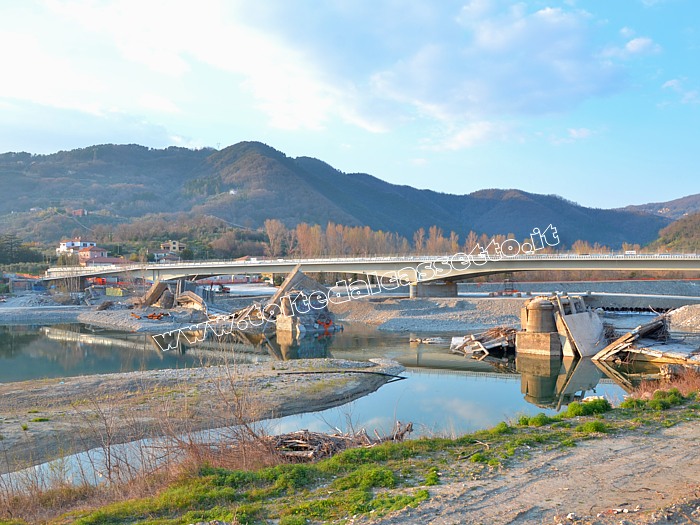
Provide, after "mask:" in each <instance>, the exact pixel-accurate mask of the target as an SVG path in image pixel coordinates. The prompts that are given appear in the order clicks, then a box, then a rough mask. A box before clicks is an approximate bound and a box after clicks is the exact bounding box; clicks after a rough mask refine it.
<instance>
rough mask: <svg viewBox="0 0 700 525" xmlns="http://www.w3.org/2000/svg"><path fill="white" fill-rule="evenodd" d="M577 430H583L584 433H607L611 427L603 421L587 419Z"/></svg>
mask: <svg viewBox="0 0 700 525" xmlns="http://www.w3.org/2000/svg"><path fill="white" fill-rule="evenodd" d="M575 430H576V431H577V432H581V433H582V434H596V433H600V434H605V433H606V432H608V430H609V429H608V426H607V425H606V424H605V423H603V422H602V421H587V422H586V423H583V424H582V425H579V426H577V427H576V429H575Z"/></svg>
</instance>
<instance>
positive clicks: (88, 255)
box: [78, 246, 107, 266]
mask: <svg viewBox="0 0 700 525" xmlns="http://www.w3.org/2000/svg"><path fill="white" fill-rule="evenodd" d="M104 257H107V250H105V249H104V248H98V247H97V246H86V247H85V248H80V249H79V250H78V261H79V262H80V265H81V266H86V262H87V261H88V260H90V259H102V258H104Z"/></svg>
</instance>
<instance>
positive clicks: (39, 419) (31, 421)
mask: <svg viewBox="0 0 700 525" xmlns="http://www.w3.org/2000/svg"><path fill="white" fill-rule="evenodd" d="M46 421H51V420H50V419H49V418H48V417H35V418H34V419H30V420H29V422H30V423H44V422H46Z"/></svg>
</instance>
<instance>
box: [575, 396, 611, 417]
mask: <svg viewBox="0 0 700 525" xmlns="http://www.w3.org/2000/svg"><path fill="white" fill-rule="evenodd" d="M610 410H612V406H611V405H610V403H609V402H608V400H607V399H591V400H590V401H586V402H583V403H580V402H578V401H574V402H573V403H571V404H570V405H569V408H568V409H567V410H566V412H565V413H564V417H577V416H592V415H594V414H602V413H604V412H608V411H610Z"/></svg>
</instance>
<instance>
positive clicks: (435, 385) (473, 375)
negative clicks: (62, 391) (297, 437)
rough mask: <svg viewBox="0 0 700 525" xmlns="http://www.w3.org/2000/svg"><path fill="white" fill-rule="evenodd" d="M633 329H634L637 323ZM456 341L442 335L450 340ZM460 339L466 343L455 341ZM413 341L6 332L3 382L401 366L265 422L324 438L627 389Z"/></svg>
mask: <svg viewBox="0 0 700 525" xmlns="http://www.w3.org/2000/svg"><path fill="white" fill-rule="evenodd" d="M634 322H635V321H632V323H634ZM451 335H452V334H449V335H446V336H444V337H445V338H446V340H447V341H449V338H450V337H451ZM454 335H464V334H454ZM409 338H410V336H409V334H405V333H401V334H395V333H385V332H380V331H378V330H376V329H374V328H368V327H364V326H346V329H345V331H344V332H342V333H339V334H336V335H334V336H332V337H327V338H320V339H316V338H311V337H307V338H305V339H303V340H301V341H279V342H278V341H275V340H274V339H273V340H272V341H271V345H267V344H264V345H252V344H240V343H237V344H223V345H222V344H220V345H219V346H218V347H217V346H216V345H214V346H208V345H206V344H203V345H197V346H196V347H193V348H189V349H181V351H169V352H162V351H160V350H159V349H158V348H157V346H155V345H154V344H153V342H152V341H151V339H150V337H149V336H147V335H144V334H126V333H120V332H112V331H108V330H99V329H94V328H90V327H87V326H83V325H58V326H51V327H27V326H3V327H0V382H10V381H23V380H31V379H39V378H47V377H48V378H55V377H66V376H75V375H84V374H95V373H112V372H127V371H134V370H150V369H160V368H184V367H194V366H200V365H201V364H203V363H210V362H212V360H215V359H217V358H220V357H221V356H222V355H228V356H231V355H233V356H235V359H236V360H237V361H242V362H264V361H271V360H275V359H294V358H300V357H337V358H343V359H359V360H365V359H370V358H375V357H385V358H391V359H395V360H397V361H399V362H401V363H402V364H403V365H404V366H405V367H406V372H405V373H403V374H402V375H403V376H404V377H406V378H407V379H405V380H402V381H397V382H394V383H390V384H387V385H384V386H382V387H381V388H380V389H379V390H378V391H376V392H374V393H372V394H370V395H368V396H365V397H363V398H361V399H359V400H356V401H354V402H351V403H348V404H346V405H344V406H342V407H339V408H335V409H330V410H325V411H323V412H318V413H307V414H302V415H299V416H290V417H286V418H282V419H278V420H275V421H270V422H267V423H266V424H267V426H268V427H269V428H270V431H272V432H288V431H293V430H298V429H300V428H305V429H309V430H318V431H328V430H331V429H333V428H340V429H342V430H349V429H350V428H351V427H352V428H355V429H359V428H365V429H367V431H368V432H370V433H371V432H372V431H373V430H375V429H376V430H377V431H379V432H389V431H390V429H391V428H392V425H393V423H394V421H396V420H400V421H403V422H407V421H412V422H413V423H414V425H415V426H416V428H417V431H418V433H419V434H421V435H433V434H439V435H453V434H460V433H464V432H468V431H471V430H475V429H480V428H486V427H489V426H492V425H494V424H496V423H498V422H500V421H503V420H508V419H514V418H517V416H518V415H520V414H535V413H538V412H546V413H553V412H556V411H557V409H558V408H562V407H565V406H566V404H567V403H568V402H570V401H571V400H573V399H577V398H580V397H581V396H589V395H603V396H607V397H608V398H610V399H611V400H612V401H616V400H617V401H619V400H621V399H622V398H623V396H624V394H625V392H624V390H623V389H622V388H621V387H619V386H617V385H616V384H615V383H614V382H612V381H611V380H609V379H607V378H606V377H605V376H604V374H603V372H601V371H600V370H599V369H598V368H597V367H595V366H594V365H593V364H592V363H591V362H590V361H581V362H574V361H571V360H568V361H561V360H559V361H556V362H550V361H549V360H544V361H543V360H541V359H535V360H532V359H530V360H523V359H519V360H518V361H517V363H516V362H515V360H512V359H511V361H510V362H507V363H497V366H494V365H493V364H489V363H484V362H478V361H475V360H474V359H471V358H465V357H462V356H458V355H452V354H450V353H449V351H448V344H447V343H446V344H441V345H424V344H420V345H416V344H412V343H409Z"/></svg>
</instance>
